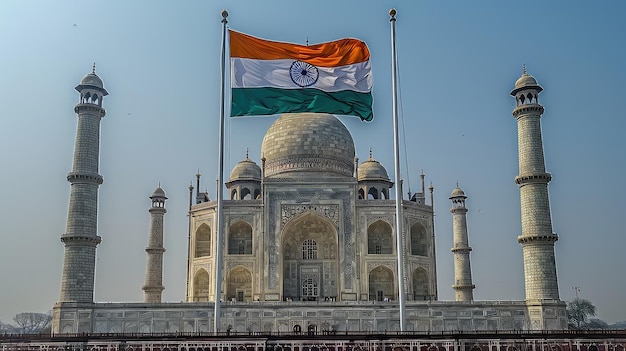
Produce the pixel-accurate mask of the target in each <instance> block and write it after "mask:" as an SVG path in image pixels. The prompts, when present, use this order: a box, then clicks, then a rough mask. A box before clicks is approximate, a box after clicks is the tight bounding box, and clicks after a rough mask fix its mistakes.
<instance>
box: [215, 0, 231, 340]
mask: <svg viewBox="0 0 626 351" xmlns="http://www.w3.org/2000/svg"><path fill="white" fill-rule="evenodd" d="M227 18H228V11H226V10H223V11H222V56H221V63H220V66H221V87H220V137H219V150H218V152H219V165H218V179H217V209H216V212H215V214H216V217H217V240H216V244H215V246H216V252H215V256H216V257H215V305H214V306H215V308H214V311H213V332H215V333H217V332H219V330H220V302H221V297H222V256H223V253H222V249H223V247H222V241H223V240H224V239H223V237H224V213H223V211H222V208H223V206H224V194H223V193H224V184H223V182H224V179H223V176H224V105H225V102H224V90H225V88H224V85H225V84H226V80H225V73H224V72H225V70H226V67H225V66H226V64H225V62H226V24H228V19H227Z"/></svg>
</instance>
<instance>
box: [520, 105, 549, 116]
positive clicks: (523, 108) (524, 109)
mask: <svg viewBox="0 0 626 351" xmlns="http://www.w3.org/2000/svg"><path fill="white" fill-rule="evenodd" d="M543 111H544V109H543V106H541V105H539V104H525V105H519V106H517V107H516V108H515V109H514V110H513V117H519V116H520V115H525V114H529V113H533V114H539V115H541V114H543Z"/></svg>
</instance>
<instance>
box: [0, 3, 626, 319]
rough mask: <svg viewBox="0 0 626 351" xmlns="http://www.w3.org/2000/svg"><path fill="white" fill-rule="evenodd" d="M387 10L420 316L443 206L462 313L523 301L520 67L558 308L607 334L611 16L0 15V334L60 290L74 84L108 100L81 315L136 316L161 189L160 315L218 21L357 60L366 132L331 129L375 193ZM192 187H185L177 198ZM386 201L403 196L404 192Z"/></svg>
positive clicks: (618, 127)
mask: <svg viewBox="0 0 626 351" xmlns="http://www.w3.org/2000/svg"><path fill="white" fill-rule="evenodd" d="M390 7H396V8H397V10H398V15H397V19H398V22H397V48H398V66H399V83H400V85H401V86H400V93H401V96H400V104H399V107H400V115H401V127H402V130H403V136H404V137H403V142H402V146H401V148H402V156H401V161H402V163H403V171H402V177H403V178H404V180H405V186H406V185H408V186H410V190H411V191H413V192H415V191H419V187H420V184H419V173H420V172H421V170H422V169H423V170H424V172H425V174H426V181H427V184H428V183H430V182H432V184H433V186H434V187H435V213H436V217H435V218H436V223H435V230H436V245H437V265H438V266H437V269H438V285H439V298H440V300H453V299H454V293H453V290H452V288H451V285H452V283H453V265H452V263H453V257H452V253H451V252H450V248H451V247H452V230H451V225H452V224H451V222H452V221H451V215H450V213H449V209H450V207H451V206H450V201H449V200H448V197H449V195H450V192H451V191H452V189H453V188H454V187H455V184H456V182H457V181H458V182H459V184H460V186H461V187H462V188H463V189H464V190H465V192H466V193H467V195H468V196H469V199H468V207H469V210H470V212H469V214H468V224H469V234H470V245H471V246H472V247H473V249H474V250H473V251H472V254H471V259H472V262H471V264H472V273H473V277H474V283H475V284H476V290H475V293H474V296H475V298H476V300H520V299H523V298H524V285H523V271H522V249H521V246H520V245H519V244H518V243H517V236H518V235H519V234H520V210H519V189H518V187H517V186H516V185H515V183H514V181H513V180H514V177H515V176H516V175H517V174H518V164H517V126H516V122H515V119H513V117H512V116H511V111H512V109H513V107H514V100H513V98H512V97H511V96H509V92H510V91H511V90H512V88H513V84H514V83H515V80H516V79H517V78H518V77H519V76H520V75H521V73H522V68H521V67H522V64H526V66H527V67H528V72H529V73H530V74H532V75H533V76H535V78H536V79H537V80H538V82H539V84H540V85H541V86H542V87H543V88H544V92H543V93H542V94H541V95H540V102H541V103H542V104H543V105H544V106H545V110H546V112H545V114H544V115H543V118H542V125H543V137H544V148H545V155H546V164H547V170H548V171H549V172H551V173H552V175H553V180H552V182H551V183H550V196H551V202H552V203H551V205H552V218H553V226H554V232H556V233H558V235H559V241H558V242H557V243H556V249H555V250H556V258H557V271H558V277H559V285H560V296H561V298H562V299H564V300H570V299H572V298H573V297H574V289H573V287H580V296H581V297H584V298H587V299H589V300H591V301H592V302H593V303H594V304H595V305H596V306H597V307H598V317H599V318H601V319H604V320H606V321H607V322H615V321H618V320H626V303H624V299H625V298H626V277H625V276H624V273H623V271H622V269H623V267H622V266H623V261H624V255H623V252H624V247H626V232H625V230H624V219H623V218H622V216H624V212H625V211H624V210H626V205H625V204H626V202H625V201H624V200H625V199H626V190H625V189H626V187H625V186H624V179H625V178H626V169H625V167H626V166H625V162H624V161H625V157H624V152H625V151H626V141H625V139H624V137H623V134H624V130H626V118H624V107H623V105H622V102H623V101H624V97H625V96H626V89H625V82H626V73H625V71H626V68H625V65H624V57H625V54H626V52H625V51H626V50H625V47H624V37H625V35H626V21H624V14H625V13H626V3H625V2H623V1H617V0H616V1H600V2H588V1H585V2H583V1H581V2H577V3H576V5H574V4H573V3H572V2H569V1H567V2H566V1H534V0H525V1H515V2H513V1H499V0H493V1H482V2H481V1H479V2H476V1H471V2H470V1H458V2H452V1H427V0H422V1H395V3H394V2H390V1H380V0H371V1H363V0H358V1H356V0H354V1H337V0H335V1H329V0H316V1H310V2H303V1H289V0H280V1H278V0H272V1H258V0H236V1H216V0H211V1H148V0H143V1H139V0H137V1H121V0H119V1H105V2H85V1H61V0H57V1H43V0H41V1H23V0H4V1H2V2H0V45H1V47H0V52H1V53H2V54H1V55H0V67H1V74H0V120H1V121H2V124H1V126H0V150H1V152H0V194H1V196H2V200H1V201H0V235H1V238H2V244H1V246H0V267H1V269H0V306H1V307H0V320H1V321H3V322H11V317H12V316H13V315H15V314H16V313H18V312H24V311H38V312H45V311H47V310H49V309H50V308H51V307H52V305H53V304H54V303H55V302H56V301H57V299H58V297H59V290H60V277H61V266H62V261H63V245H62V243H61V242H60V236H61V234H63V233H64V231H65V222H66V216H67V207H68V199H69V192H70V185H69V183H68V182H67V180H66V179H65V177H66V174H67V173H68V172H69V171H70V170H71V166H72V157H73V152H74V137H75V130H76V116H75V114H74V112H73V108H74V105H75V104H76V103H77V102H78V93H77V92H76V91H75V90H74V87H75V86H76V85H77V84H78V83H79V82H80V79H81V78H82V77H83V76H84V75H85V74H86V73H89V72H90V71H91V66H92V64H93V62H94V61H95V62H96V64H97V73H98V75H99V76H100V77H101V78H102V79H103V80H104V84H105V88H106V89H107V90H108V91H109V93H110V95H109V96H107V97H106V98H105V100H104V107H105V108H106V110H107V115H106V117H105V118H104V119H103V120H102V123H101V126H102V129H101V153H100V174H102V176H103V177H104V184H103V185H102V186H101V187H100V200H99V204H100V206H99V235H100V236H102V243H101V244H100V245H99V246H98V251H97V268H96V287H95V291H96V293H95V296H96V300H97V301H101V302H106V301H141V300H142V299H143V293H142V290H141V286H142V285H143V282H144V270H145V260H146V253H145V251H144V249H145V247H146V244H147V236H148V224H149V214H148V208H149V206H150V201H149V199H148V196H150V194H151V193H152V191H153V190H154V189H155V187H156V186H157V185H158V184H159V182H160V183H161V185H162V187H163V188H164V190H165V191H166V192H167V196H168V197H169V200H168V201H167V203H166V207H167V211H168V212H167V215H166V217H165V247H166V249H167V252H166V253H165V269H164V284H165V286H166V289H165V292H164V300H166V301H181V300H183V299H184V298H185V271H186V250H187V217H186V211H187V204H188V189H187V187H188V186H189V184H190V182H191V181H192V180H194V178H195V177H194V176H195V174H196V172H197V171H198V169H199V170H200V172H201V173H202V175H203V178H202V188H201V190H205V189H206V190H208V192H209V195H210V196H211V198H212V199H214V198H215V192H216V191H215V189H216V185H215V184H216V183H215V180H216V178H217V138H218V115H219V104H220V102H219V87H220V78H219V77H220V64H219V59H220V42H221V23H220V19H221V17H220V12H221V10H222V9H227V10H228V11H229V12H230V17H229V25H230V26H231V28H233V29H235V30H238V31H242V32H245V33H249V34H252V35H255V36H259V37H263V38H268V39H272V40H279V41H288V42H295V43H301V44H304V43H305V42H306V40H307V39H308V40H309V42H310V43H319V42H324V41H330V40H334V39H338V38H342V37H356V38H359V39H362V40H364V41H365V42H366V43H367V44H368V45H369V48H370V50H371V52H372V58H371V60H372V67H373V72H374V89H373V95H374V121H373V122H371V123H365V122H361V121H360V120H359V119H358V118H354V117H341V118H340V119H341V120H342V121H343V123H344V124H346V126H347V127H348V129H349V130H350V131H351V132H352V134H353V137H354V140H355V144H356V150H357V153H358V156H359V157H360V158H361V160H362V161H363V160H365V159H366V158H367V156H368V152H369V151H368V150H369V148H372V149H373V152H374V157H375V158H376V159H378V160H379V161H380V162H381V163H382V164H383V165H384V166H386V168H387V170H388V172H389V174H390V176H391V177H392V179H393V173H394V172H393V155H392V149H393V148H392V145H393V142H392V123H391V93H390V92H391V82H390V81H391V73H390V62H391V61H390V51H391V49H390V26H389V21H388V18H389V17H388V10H389V8H390ZM275 119H276V117H273V116H270V117H255V118H238V119H230V120H228V121H227V131H226V138H227V145H226V151H227V153H226V156H225V157H226V158H225V160H226V167H225V173H226V174H225V177H226V178H228V175H229V174H230V170H231V169H232V167H233V166H234V165H235V164H236V163H237V162H238V161H240V160H242V159H243V158H244V157H245V152H246V151H245V150H246V148H249V150H250V157H251V158H252V159H253V160H254V161H256V162H257V163H260V147H261V141H262V139H263V135H264V133H265V131H266V130H267V128H268V127H269V126H270V125H271V123H272V122H273V121H274V120H275ZM194 184H195V181H194ZM406 190H407V189H406V188H405V192H406Z"/></svg>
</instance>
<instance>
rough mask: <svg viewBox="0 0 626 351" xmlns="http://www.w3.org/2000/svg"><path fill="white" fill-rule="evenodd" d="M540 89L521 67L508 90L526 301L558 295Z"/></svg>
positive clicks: (556, 237)
mask: <svg viewBox="0 0 626 351" xmlns="http://www.w3.org/2000/svg"><path fill="white" fill-rule="evenodd" d="M542 90H543V88H541V87H540V86H539V84H537V81H536V80H535V78H533V77H532V76H531V75H529V74H528V73H526V67H524V73H523V74H522V76H521V77H520V78H519V79H518V80H517V81H516V82H515V88H514V89H513V91H511V95H512V96H514V97H515V109H514V110H513V117H515V119H516V120H517V140H518V152H519V175H518V176H517V177H516V178H515V183H517V185H518V186H519V189H520V202H521V217H522V234H521V235H520V236H518V237H517V241H518V242H519V243H520V244H521V245H522V250H523V256H524V285H525V288H526V301H527V302H529V303H539V302H541V301H545V300H558V299H559V287H558V283H557V277H556V263H555V259H554V242H555V241H557V239H558V236H557V235H556V234H554V233H552V220H551V216H550V201H549V196H548V182H550V180H551V179H552V176H551V175H550V173H547V172H546V169H545V161H544V157H543V144H542V141H541V115H542V114H543V106H541V105H540V104H539V101H538V97H539V93H540V92H541V91H542Z"/></svg>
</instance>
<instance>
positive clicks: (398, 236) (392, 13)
mask: <svg viewBox="0 0 626 351" xmlns="http://www.w3.org/2000/svg"><path fill="white" fill-rule="evenodd" d="M389 17H390V18H389V22H390V23H391V91H392V96H391V105H392V109H393V143H394V144H393V154H394V162H393V165H394V173H395V183H396V251H397V255H398V300H399V302H400V306H399V308H400V331H401V332H403V331H405V324H406V321H405V318H404V314H405V313H404V312H405V305H406V301H405V300H406V296H405V294H404V260H403V257H404V255H403V245H402V180H401V178H400V141H399V138H398V87H397V83H396V71H397V69H396V9H394V8H392V9H391V10H389Z"/></svg>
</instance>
